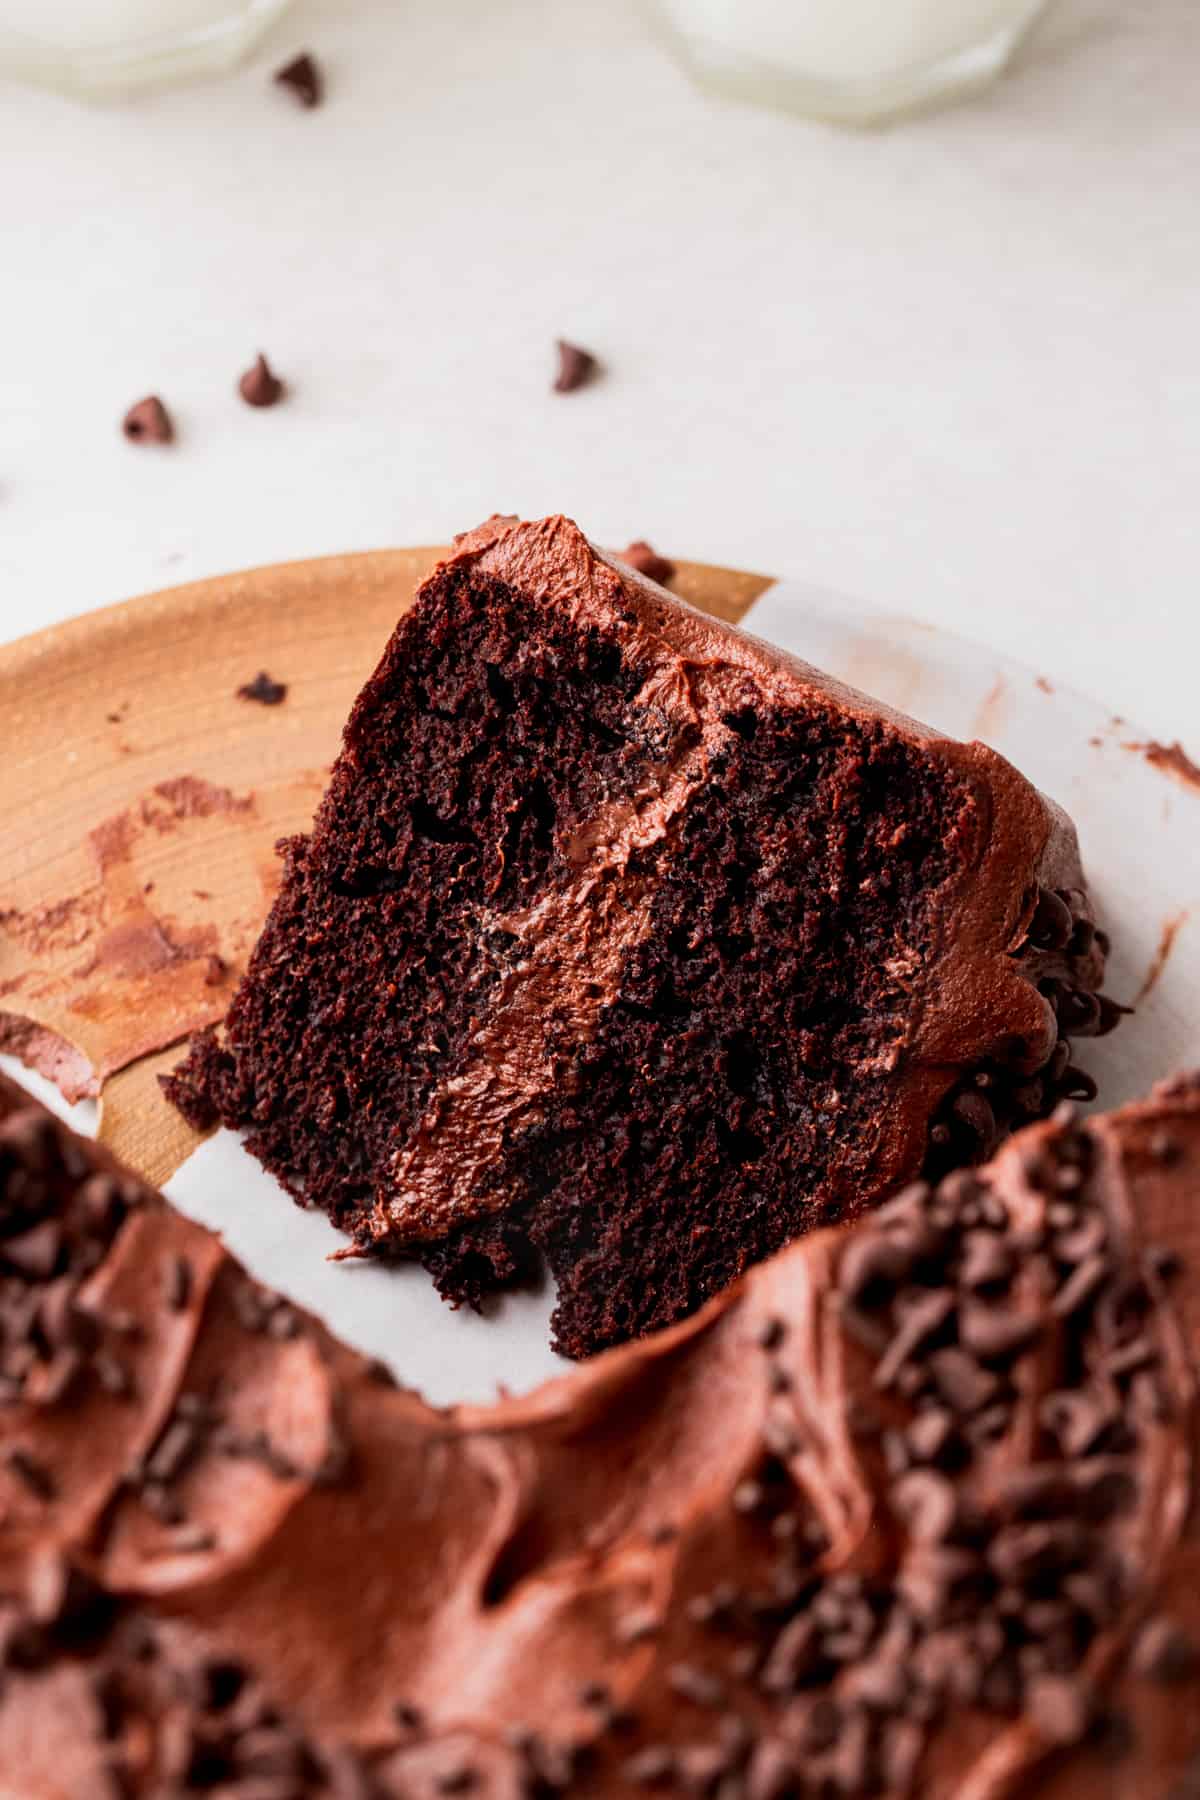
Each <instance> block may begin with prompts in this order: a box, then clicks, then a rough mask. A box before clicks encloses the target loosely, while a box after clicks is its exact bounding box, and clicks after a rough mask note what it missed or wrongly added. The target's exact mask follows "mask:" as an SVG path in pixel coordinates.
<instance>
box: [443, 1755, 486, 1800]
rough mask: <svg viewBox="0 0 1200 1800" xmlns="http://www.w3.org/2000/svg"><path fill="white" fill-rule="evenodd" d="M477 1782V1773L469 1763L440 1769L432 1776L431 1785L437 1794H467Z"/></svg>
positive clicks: (455, 1764)
mask: <svg viewBox="0 0 1200 1800" xmlns="http://www.w3.org/2000/svg"><path fill="white" fill-rule="evenodd" d="M478 1780H479V1775H478V1771H477V1770H476V1769H474V1768H473V1767H472V1765H471V1764H470V1763H468V1762H462V1763H454V1764H453V1765H452V1766H451V1767H450V1768H448V1769H442V1770H441V1771H440V1772H439V1773H438V1774H437V1775H435V1776H434V1781H433V1785H434V1788H435V1789H436V1791H437V1792H438V1793H439V1794H468V1793H470V1791H471V1789H472V1788H473V1787H475V1786H476V1784H477V1783H478Z"/></svg>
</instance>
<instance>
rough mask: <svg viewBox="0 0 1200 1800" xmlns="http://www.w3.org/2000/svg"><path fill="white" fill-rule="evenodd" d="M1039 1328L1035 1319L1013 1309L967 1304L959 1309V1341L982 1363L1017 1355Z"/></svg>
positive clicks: (1024, 1348) (975, 1302)
mask: <svg viewBox="0 0 1200 1800" xmlns="http://www.w3.org/2000/svg"><path fill="white" fill-rule="evenodd" d="M1039 1329H1040V1327H1039V1324H1038V1321H1037V1320H1036V1319H1031V1318H1028V1317H1023V1316H1022V1315H1021V1314H1020V1313H1019V1312H1017V1311H1016V1309H1015V1308H1013V1307H1006V1306H989V1305H985V1304H984V1303H983V1302H981V1301H970V1302H967V1303H964V1305H962V1306H961V1307H960V1308H959V1313H958V1337H959V1342H960V1343H961V1344H962V1345H963V1347H964V1349H967V1350H969V1351H971V1353H972V1354H973V1355H974V1356H978V1357H979V1358H980V1360H981V1361H983V1362H1006V1361H1007V1360H1008V1359H1009V1358H1010V1357H1013V1356H1017V1355H1019V1354H1020V1352H1021V1351H1022V1350H1027V1349H1028V1348H1029V1346H1030V1344H1031V1343H1032V1342H1033V1340H1034V1339H1035V1338H1036V1337H1037V1335H1038V1332H1039Z"/></svg>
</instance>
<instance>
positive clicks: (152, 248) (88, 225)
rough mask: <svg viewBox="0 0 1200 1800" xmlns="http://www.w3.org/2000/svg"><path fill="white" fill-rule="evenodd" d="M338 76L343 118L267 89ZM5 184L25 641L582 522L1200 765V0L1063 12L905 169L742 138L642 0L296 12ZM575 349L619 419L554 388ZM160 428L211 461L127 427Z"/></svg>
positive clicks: (2, 270) (1, 298)
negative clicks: (301, 53) (120, 610)
mask: <svg viewBox="0 0 1200 1800" xmlns="http://www.w3.org/2000/svg"><path fill="white" fill-rule="evenodd" d="M46 3H47V5H50V4H53V3H54V0H46ZM2 5H3V0H0V7H2ZM303 46H310V47H311V48H312V49H313V50H314V51H315V52H316V53H317V54H318V56H319V57H320V59H321V60H322V62H323V63H324V64H325V66H326V71H327V78H328V88H329V96H328V103H327V105H326V106H325V107H324V108H323V109H322V110H320V111H318V112H313V113H305V112H301V111H300V110H299V109H297V108H294V107H293V106H292V105H290V104H289V103H288V101H287V100H286V98H285V97H284V96H282V95H280V94H278V93H277V92H275V91H273V90H272V89H271V87H270V84H269V80H268V76H269V73H270V71H271V70H272V68H274V67H275V66H276V64H277V63H278V62H279V61H280V60H281V59H282V58H283V56H284V55H285V54H288V53H291V52H292V51H294V50H296V49H297V48H300V47H303ZM0 168H3V170H4V171H5V176H4V197H3V202H2V206H0V221H2V223H0V638H4V637H11V636H16V635H18V634H20V633H22V632H25V631H29V630H33V629H35V628H37V627H38V626H41V625H45V624H48V623H50V622H52V621H53V620H55V619H58V618H62V617H64V616H66V615H68V614H71V613H75V612H80V611H83V610H85V609H87V608H89V607H92V606H95V605H99V604H102V603H105V602H107V601H110V600H115V599H119V598H122V597H124V596H126V595H129V594H133V593H137V592H140V591H144V590H146V589H150V588H155V587H162V586H166V585H170V584H173V583H175V582H178V581H184V580H188V579H190V578H192V577H194V576H200V575H207V574H213V573H216V572H218V571H221V570H225V569H230V568H234V567H238V566H241V565H246V564H250V563H259V562H268V561H274V560H279V559H285V558H290V557H299V556H306V555H312V554H318V553H321V552H325V551H334V550H345V549H352V548H366V547H370V546H377V545H382V544H389V543H404V542H430V541H438V540H440V539H444V538H446V537H447V536H448V535H449V534H450V533H452V532H454V531H456V530H459V529H461V528H463V527H465V526H467V525H470V524H472V523H474V522H475V521H476V520H478V519H479V518H480V517H482V516H483V515H484V514H486V513H488V512H491V511H493V510H496V509H502V510H506V511H509V510H512V511H521V512H523V513H525V514H537V513H541V512H547V511H556V510H563V511H567V512H570V513H572V514H574V515H575V516H576V517H577V518H578V519H579V520H580V522H581V523H582V524H583V525H584V526H585V528H586V529H587V530H588V531H589V532H590V533H591V534H592V535H593V536H594V537H596V538H598V539H599V540H601V541H602V542H607V543H610V544H613V545H617V546H619V545H621V544H623V543H624V542H626V541H627V540H628V539H629V538H630V537H632V536H646V537H649V538H651V539H652V540H653V541H654V542H655V543H656V544H657V545H658V546H660V547H661V548H663V549H665V550H667V551H669V552H675V553H677V554H681V555H687V556H692V557H696V558H700V559H706V560H711V561H717V562H725V563H731V564H736V565H740V566H743V567H748V568H758V569H762V570H764V571H770V572H775V573H780V574H787V575H792V576H797V577H802V578H807V579H811V580H812V581H814V582H817V583H820V584H822V585H824V586H826V587H830V588H834V589H838V590H841V591H843V592H845V593H847V594H851V595H854V596H856V597H858V598H860V599H862V600H863V601H866V602H869V603H872V604H875V605H878V606H882V607H885V608H889V609H893V610H895V611H897V612H902V613H910V614H915V615H918V616H920V617H923V618H925V619H928V620H931V621H934V622H940V623H943V624H947V625H952V626H954V627H955V628H957V629H958V630H960V631H963V632H966V633H968V634H970V635H972V636H974V637H976V638H979V639H982V640H985V641H987V642H989V643H991V644H992V645H994V646H995V647H997V648H1000V649H1003V650H1006V651H1008V652H1010V653H1012V654H1015V655H1018V656H1020V657H1022V658H1024V659H1025V660H1026V661H1029V662H1032V663H1033V664H1034V665H1035V666H1036V667H1037V668H1038V669H1040V670H1041V671H1042V672H1043V673H1045V674H1046V675H1047V676H1049V677H1050V678H1051V679H1052V680H1065V681H1073V682H1074V683H1075V684H1076V685H1078V686H1079V687H1082V688H1083V689H1085V690H1088V691H1090V692H1092V693H1093V694H1095V695H1096V696H1098V697H1099V698H1101V699H1103V700H1104V701H1106V702H1107V703H1108V704H1109V705H1111V707H1112V708H1113V710H1114V711H1117V712H1120V713H1123V714H1125V715H1127V716H1129V717H1132V718H1136V719H1140V720H1141V721H1142V722H1143V723H1144V724H1145V725H1146V726H1147V727H1148V728H1149V729H1150V730H1152V731H1153V732H1154V733H1156V734H1157V735H1160V736H1163V737H1174V736H1177V735H1178V736H1181V737H1182V738H1183V739H1184V741H1185V743H1188V742H1190V744H1191V747H1192V749H1193V751H1195V752H1200V724H1193V719H1194V713H1195V704H1194V700H1193V692H1194V687H1195V680H1196V677H1195V673H1194V663H1195V655H1196V650H1197V647H1198V645H1200V628H1198V627H1197V623H1196V621H1197V617H1198V616H1200V491H1198V490H1200V0H1060V3H1059V5H1058V6H1057V7H1056V8H1055V10H1054V11H1053V12H1052V14H1051V15H1050V17H1049V18H1048V19H1047V21H1046V22H1045V24H1044V25H1043V27H1042V28H1040V30H1039V31H1038V33H1037V34H1036V36H1035V38H1034V40H1033V42H1032V43H1031V45H1030V46H1029V49H1028V52H1027V53H1026V54H1025V55H1024V56H1023V58H1022V61H1021V64H1020V66H1019V67H1018V69H1017V70H1016V71H1015V72H1014V73H1013V74H1012V75H1011V76H1010V78H1009V79H1007V80H1006V81H1005V82H1004V83H1003V84H1002V85H1001V86H1000V87H999V88H997V89H996V90H995V91H994V92H993V93H991V94H990V95H989V96H988V97H987V98H985V99H983V100H981V101H977V102H974V103H972V104H970V105H969V106H961V107H958V108H956V109H954V110H952V111H949V112H946V113H943V114H941V115H938V116H935V117H931V118H927V119H924V120H921V121H920V122H917V123H912V124H908V125H905V126H903V127H902V128H899V129H895V130H892V131H890V132H886V133H879V134H862V135H856V134H845V133H840V132H836V131H833V130H830V129H828V128H825V127H821V126H814V125H807V124H803V123H800V122H797V121H795V120H791V119H787V118H784V117H781V116H776V115H772V114H769V113H765V112H758V111H755V110H753V109H749V108H743V107H739V106H735V105H733V104H722V103H719V102H716V101H713V100H711V99H707V98H704V97H702V96H701V95H699V94H697V93H696V92H694V91H693V90H692V89H691V88H690V87H689V85H688V84H687V82H686V80H685V78H684V77H683V76H682V75H681V74H680V72H679V70H678V69H677V68H676V67H675V66H674V64H673V63H672V62H671V61H670V60H668V58H667V57H666V56H665V55H664V54H663V52H662V50H661V49H660V47H659V46H658V45H657V44H656V43H655V42H654V41H652V39H651V38H650V37H649V35H648V34H647V32H646V29H645V26H644V24H643V22H642V19H641V16H640V14H639V13H638V12H637V10H636V8H635V6H634V5H633V0H565V3H563V0H559V3H558V4H555V3H553V0H540V3H539V0H503V3H500V0H493V3H492V4H488V3H487V0H298V3H297V5H296V6H295V9H294V11H293V12H292V14H291V15H290V17H289V18H288V19H287V20H285V21H284V23H283V25H282V27H280V28H279V29H278V30H277V31H276V32H275V34H274V35H273V37H272V38H271V39H270V40H268V42H267V43H266V44H265V45H264V46H263V47H262V48H261V49H260V51H259V52H258V54H257V55H256V57H255V58H254V60H253V61H252V62H251V63H250V64H249V65H248V66H246V67H245V68H243V69H242V70H240V71H239V72H237V73H236V74H235V75H233V76H231V77H229V78H227V79H225V80H223V81H220V82H213V83H207V84H204V85H198V86H194V87H191V88H186V89H178V90H175V91H172V92H168V93H163V94H159V95H156V96H154V97H152V98H147V99H142V100H140V101H138V102H136V103H132V104H126V105H122V106H108V107H86V106H82V105H79V104H74V103H71V102H68V101H66V100H63V99H60V98H57V97H55V96H51V95H47V94H41V93H37V92H33V91H30V90H25V89H22V88H19V87H16V86H13V85H5V84H3V83H0ZM560 334H561V335H565V336H568V337H571V338H574V339H576V340H577V341H579V342H581V343H583V344H586V345H589V346H591V347H593V348H594V349H595V350H597V351H598V352H599V353H601V354H602V355H603V357H604V358H605V360H606V362H607V364H608V374H607V377H606V379H605V380H604V381H603V382H601V383H599V384H597V385H596V386H594V387H593V388H591V389H588V390H586V391H583V392H580V393H577V394H574V395H571V396H568V397H565V398H563V397H559V396H555V395H552V394H551V393H550V392H549V391H548V388H549V376H550V373H551V367H552V340H553V339H554V337H555V336H557V335H560ZM260 346H261V347H263V348H265V349H266V350H267V351H268V352H269V353H270V355H271V356H272V358H273V359H274V360H275V362H276V363H277V365H278V367H279V369H280V371H281V372H282V373H283V374H284V375H285V376H286V377H287V378H288V379H289V380H290V382H291V384H292V389H293V392H292V397H291V399H290V401H289V403H288V405H287V406H286V407H281V408H279V409H277V410H275V411H271V412H262V413H255V412H251V411H249V410H248V409H247V408H245V407H244V406H242V405H241V403H240V402H238V401H237V400H236V399H235V398H233V395H232V387H233V383H234V380H235V378H236V376H237V374H238V372H239V371H240V369H241V368H242V367H244V366H245V364H246V363H247V362H248V361H249V359H250V357H251V355H252V353H253V352H254V351H255V350H256V349H257V348H259V347H260ZM151 390H156V391H158V392H160V393H161V394H162V395H163V396H164V398H165V399H166V400H167V402H168V404H169V405H170V407H171V408H172V410H173V412H174V414H175V416H176V419H177V422H178V427H179V433H180V437H179V442H178V444H177V445H176V446H174V447H173V448H172V449H171V450H169V451H154V450H146V449H137V448H133V447H131V446H129V445H127V444H125V443H124V442H123V441H122V440H121V438H120V436H119V434H118V425H119V421H120V418H121V415H122V413H123V411H124V409H125V407H126V406H127V405H128V404H129V403H130V402H131V401H132V400H134V399H136V398H138V397H139V396H140V395H142V394H143V393H146V392H147V391H151Z"/></svg>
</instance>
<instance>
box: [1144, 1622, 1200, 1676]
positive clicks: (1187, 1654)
mask: <svg viewBox="0 0 1200 1800" xmlns="http://www.w3.org/2000/svg"><path fill="white" fill-rule="evenodd" d="M1196 1663H1197V1654H1196V1646H1195V1644H1194V1643H1193V1642H1192V1640H1191V1638H1190V1637H1189V1636H1188V1634H1187V1633H1186V1631H1184V1630H1183V1629H1182V1627H1181V1626H1179V1625H1176V1624H1175V1622H1174V1620H1172V1619H1166V1618H1163V1617H1162V1616H1161V1614H1160V1615H1159V1617H1157V1618H1154V1619H1149V1620H1147V1622H1146V1624H1145V1625H1144V1626H1143V1627H1142V1629H1141V1631H1140V1632H1139V1633H1138V1638H1137V1642H1136V1644H1135V1645H1134V1650H1133V1667H1134V1670H1135V1672H1136V1673H1137V1674H1138V1675H1141V1676H1144V1677H1145V1678H1146V1679H1147V1680H1149V1681H1158V1682H1163V1683H1166V1682H1174V1681H1186V1680H1187V1679H1188V1677H1189V1676H1190V1675H1192V1674H1193V1673H1194V1672H1195V1669H1196Z"/></svg>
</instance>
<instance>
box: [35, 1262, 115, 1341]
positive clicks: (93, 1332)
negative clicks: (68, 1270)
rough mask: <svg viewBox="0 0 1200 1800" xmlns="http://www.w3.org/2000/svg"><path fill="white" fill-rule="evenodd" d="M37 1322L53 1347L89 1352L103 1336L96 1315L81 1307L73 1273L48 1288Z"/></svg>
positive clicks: (40, 1305)
mask: <svg viewBox="0 0 1200 1800" xmlns="http://www.w3.org/2000/svg"><path fill="white" fill-rule="evenodd" d="M38 1323H39V1325H40V1326H41V1330H42V1335H43V1337H44V1338H45V1340H46V1342H47V1344H48V1345H49V1346H50V1348H51V1349H52V1350H66V1349H71V1350H80V1351H82V1352H84V1354H90V1353H91V1351H93V1350H94V1349H95V1347H96V1345H97V1343H98V1342H99V1339H100V1328H99V1325H98V1323H97V1321H96V1318H95V1316H94V1314H92V1313H91V1312H88V1311H85V1310H84V1308H83V1307H81V1306H80V1304H79V1301H78V1298H77V1291H76V1288H75V1284H74V1282H73V1281H72V1279H71V1278H70V1276H63V1277H62V1278H61V1279H60V1280H58V1281H56V1282H54V1283H53V1284H52V1285H51V1286H50V1287H48V1288H47V1289H46V1292H45V1293H44V1295H43V1296H42V1299H41V1302H40V1304H39V1306H38Z"/></svg>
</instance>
